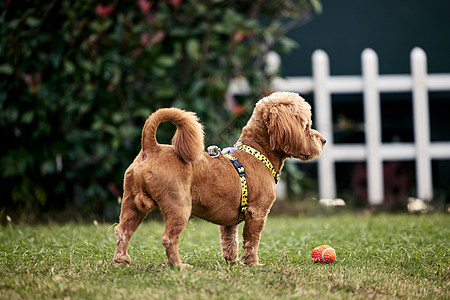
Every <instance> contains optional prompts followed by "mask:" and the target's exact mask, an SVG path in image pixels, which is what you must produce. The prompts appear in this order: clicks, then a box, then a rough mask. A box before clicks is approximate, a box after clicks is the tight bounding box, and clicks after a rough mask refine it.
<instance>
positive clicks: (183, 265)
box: [178, 264, 193, 269]
mask: <svg viewBox="0 0 450 300" xmlns="http://www.w3.org/2000/svg"><path fill="white" fill-rule="evenodd" d="M178 268H180V269H192V268H193V266H191V265H190V264H181V265H179V266H178Z"/></svg>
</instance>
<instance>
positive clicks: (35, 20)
mask: <svg viewBox="0 0 450 300" xmlns="http://www.w3.org/2000/svg"><path fill="white" fill-rule="evenodd" d="M25 23H26V24H27V25H28V26H30V27H37V26H39V25H40V24H41V20H40V19H38V18H34V17H28V18H27V19H26V20H25Z"/></svg>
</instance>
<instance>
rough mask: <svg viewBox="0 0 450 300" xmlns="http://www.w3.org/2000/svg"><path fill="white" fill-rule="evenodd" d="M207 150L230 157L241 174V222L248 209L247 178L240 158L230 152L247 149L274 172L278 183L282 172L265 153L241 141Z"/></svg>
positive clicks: (215, 154)
mask: <svg viewBox="0 0 450 300" xmlns="http://www.w3.org/2000/svg"><path fill="white" fill-rule="evenodd" d="M207 150H208V154H209V155H211V156H213V157H219V156H220V155H223V156H225V157H226V158H228V159H229V160H230V162H231V163H232V164H233V166H234V168H235V169H236V171H237V172H238V174H239V179H240V180H241V204H240V206H239V216H238V222H237V223H236V224H239V223H241V222H242V221H243V220H244V219H245V212H246V211H247V209H248V189H247V180H246V178H245V169H244V166H243V165H242V164H241V163H240V162H239V160H238V159H237V158H236V157H234V156H231V155H230V153H233V152H235V151H236V150H242V151H245V152H247V153H249V154H251V155H253V156H254V157H256V158H257V159H259V160H260V161H261V162H262V163H263V164H264V165H265V166H266V167H267V168H268V169H269V170H270V172H271V173H272V175H273V177H274V179H275V183H278V181H279V180H280V173H279V172H277V171H276V170H275V168H274V167H273V164H272V163H271V162H270V160H269V159H268V158H267V157H266V156H265V155H264V154H262V153H261V152H259V151H258V150H256V149H254V148H252V147H250V146H247V145H244V144H242V143H241V142H238V143H236V144H234V147H230V148H225V149H223V150H221V149H220V148H219V147H217V146H209V147H208V149H207Z"/></svg>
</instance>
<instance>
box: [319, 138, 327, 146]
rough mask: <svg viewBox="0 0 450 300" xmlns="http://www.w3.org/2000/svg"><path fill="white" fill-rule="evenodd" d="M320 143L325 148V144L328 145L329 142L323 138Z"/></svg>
mask: <svg viewBox="0 0 450 300" xmlns="http://www.w3.org/2000/svg"><path fill="white" fill-rule="evenodd" d="M320 141H321V142H322V146H325V144H326V143H327V140H326V139H324V138H321V139H320Z"/></svg>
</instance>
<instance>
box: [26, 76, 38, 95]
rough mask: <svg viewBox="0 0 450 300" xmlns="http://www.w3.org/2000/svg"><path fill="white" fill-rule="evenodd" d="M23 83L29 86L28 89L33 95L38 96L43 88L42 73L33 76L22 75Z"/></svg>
mask: <svg viewBox="0 0 450 300" xmlns="http://www.w3.org/2000/svg"><path fill="white" fill-rule="evenodd" d="M22 79H23V81H25V82H26V84H27V85H28V89H29V90H30V93H31V94H37V92H38V91H39V88H40V87H41V82H42V77H41V73H36V74H33V75H30V74H22Z"/></svg>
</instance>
